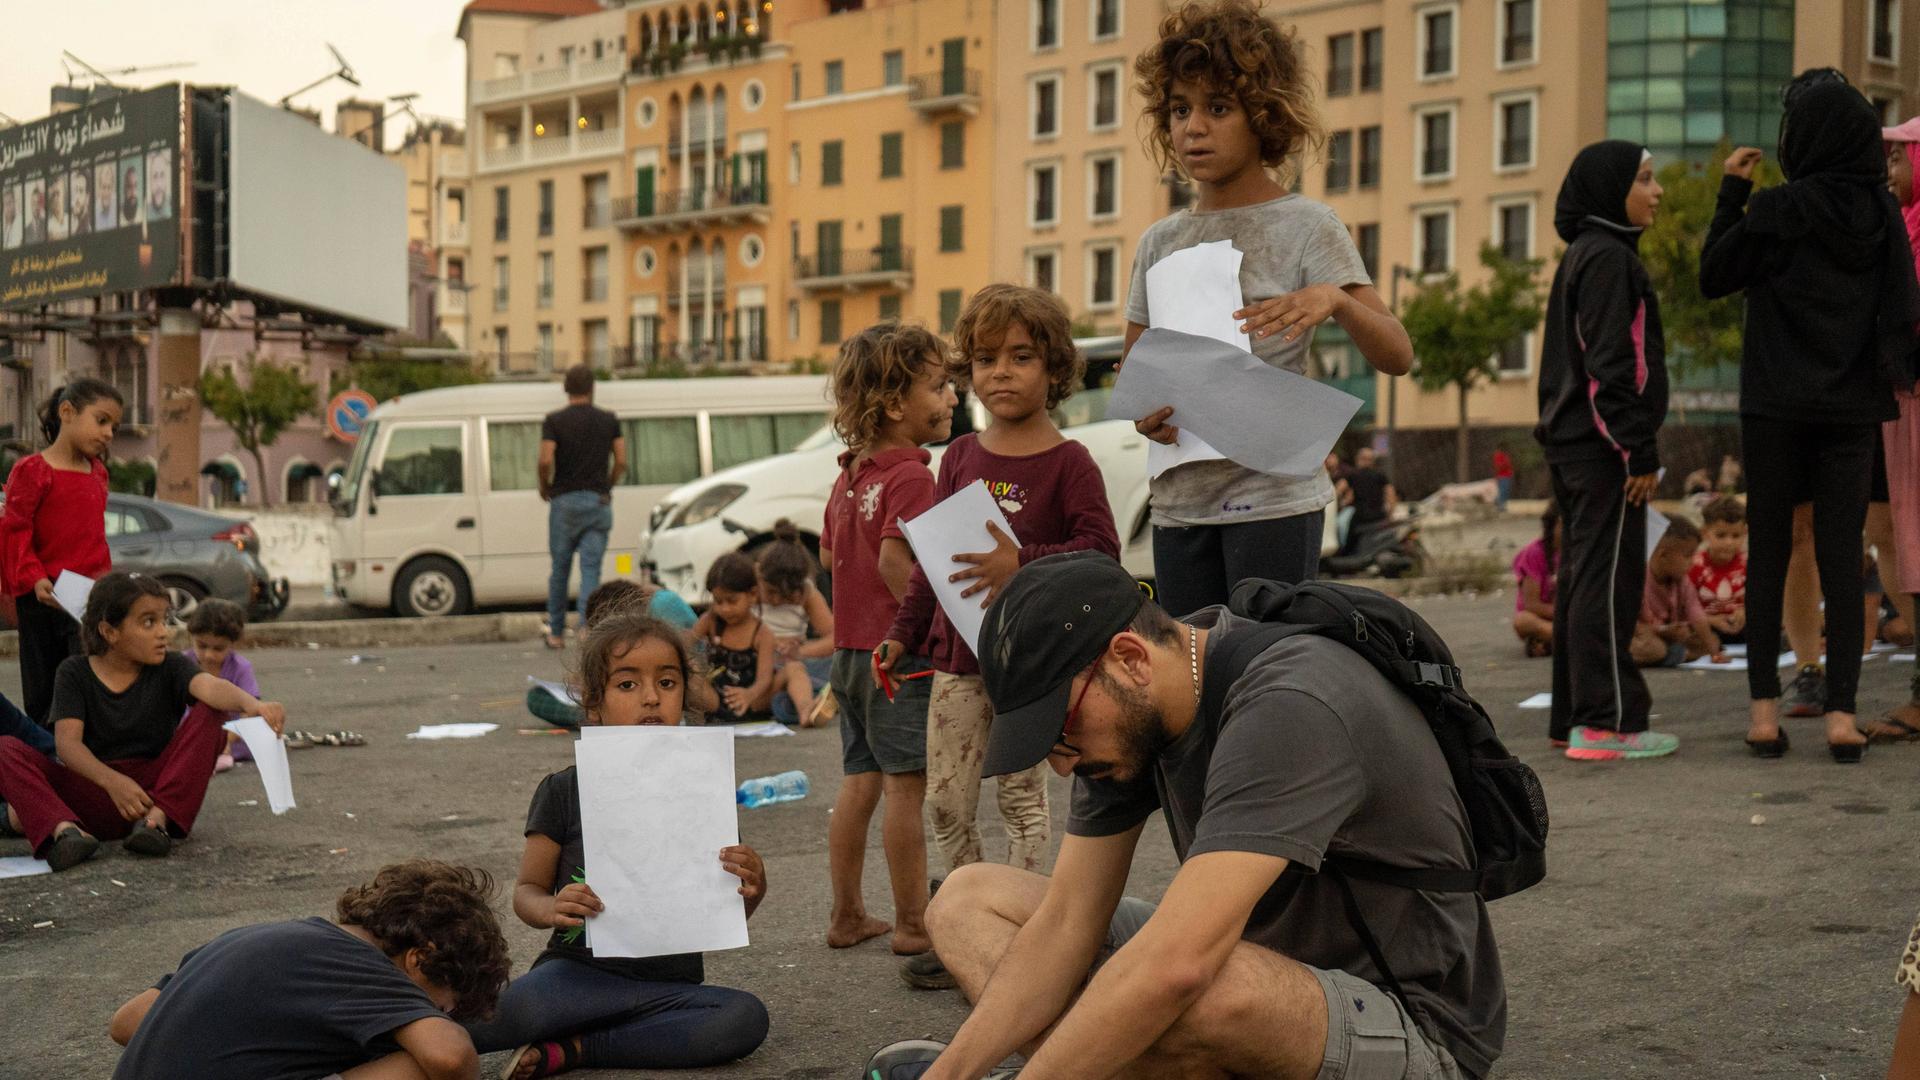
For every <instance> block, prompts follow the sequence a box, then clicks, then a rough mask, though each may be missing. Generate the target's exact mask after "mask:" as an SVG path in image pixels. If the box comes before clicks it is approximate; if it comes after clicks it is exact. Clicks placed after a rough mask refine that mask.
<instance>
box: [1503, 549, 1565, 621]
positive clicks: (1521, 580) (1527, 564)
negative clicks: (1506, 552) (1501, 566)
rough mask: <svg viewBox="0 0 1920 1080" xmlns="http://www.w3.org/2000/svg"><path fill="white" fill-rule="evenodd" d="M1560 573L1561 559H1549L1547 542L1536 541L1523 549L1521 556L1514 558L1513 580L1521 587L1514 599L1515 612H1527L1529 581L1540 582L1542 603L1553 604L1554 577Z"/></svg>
mask: <svg viewBox="0 0 1920 1080" xmlns="http://www.w3.org/2000/svg"><path fill="white" fill-rule="evenodd" d="M1559 572H1560V559H1559V557H1558V556H1557V555H1556V556H1555V557H1554V558H1553V559H1552V560H1549V559H1548V558H1547V542H1546V541H1545V540H1535V541H1534V542H1533V543H1531V544H1528V545H1527V546H1526V547H1523V548H1521V549H1520V554H1518V555H1515V556H1514V557H1513V579H1514V582H1515V583H1516V584H1517V585H1518V586H1520V588H1519V589H1517V590H1516V591H1515V594H1514V597H1513V610H1515V611H1525V610H1527V594H1526V592H1525V587H1526V584H1527V582H1529V581H1538V582H1539V583H1540V602H1541V603H1544V604H1552V603H1553V579H1554V575H1556V574H1558V573H1559Z"/></svg>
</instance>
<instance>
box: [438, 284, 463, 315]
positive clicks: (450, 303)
mask: <svg viewBox="0 0 1920 1080" xmlns="http://www.w3.org/2000/svg"><path fill="white" fill-rule="evenodd" d="M439 307H440V313H441V314H442V315H464V314H466V311H467V287H466V284H465V283H464V282H459V281H443V282H441V283H440V304H439Z"/></svg>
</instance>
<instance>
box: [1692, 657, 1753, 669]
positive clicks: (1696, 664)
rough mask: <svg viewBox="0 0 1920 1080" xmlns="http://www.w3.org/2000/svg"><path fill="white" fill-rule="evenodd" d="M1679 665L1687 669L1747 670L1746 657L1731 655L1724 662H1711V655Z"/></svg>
mask: <svg viewBox="0 0 1920 1080" xmlns="http://www.w3.org/2000/svg"><path fill="white" fill-rule="evenodd" d="M1680 666H1681V667H1682V668H1685V669H1686V670H1688V671H1745V670H1747V658H1746V657H1744V656H1731V657H1729V658H1728V659H1727V662H1726V663H1724V664H1716V663H1714V662H1713V658H1712V657H1707V656H1703V657H1701V658H1700V659H1698V660H1689V661H1687V662H1686V663H1684V664H1681V665H1680Z"/></svg>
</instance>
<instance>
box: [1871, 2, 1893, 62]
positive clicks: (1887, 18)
mask: <svg viewBox="0 0 1920 1080" xmlns="http://www.w3.org/2000/svg"><path fill="white" fill-rule="evenodd" d="M1867 37H1868V43H1867V44H1868V49H1867V51H1868V53H1869V54H1870V55H1871V56H1872V57H1873V59H1874V60H1876V61H1879V62H1881V63H1885V64H1891V63H1894V62H1896V61H1897V60H1898V59H1899V49H1898V45H1899V41H1900V5H1899V4H1898V3H1897V2H1896V0H1869V3H1868V4H1867Z"/></svg>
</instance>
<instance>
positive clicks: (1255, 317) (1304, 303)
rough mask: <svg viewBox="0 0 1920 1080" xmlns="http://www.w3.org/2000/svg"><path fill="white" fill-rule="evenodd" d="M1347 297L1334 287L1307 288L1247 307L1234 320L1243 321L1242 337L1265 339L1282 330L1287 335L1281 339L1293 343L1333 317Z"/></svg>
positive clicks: (1313, 286)
mask: <svg viewBox="0 0 1920 1080" xmlns="http://www.w3.org/2000/svg"><path fill="white" fill-rule="evenodd" d="M1346 298H1347V294H1346V292H1345V291H1344V290H1342V289H1341V288H1340V287H1339V286H1337V285H1309V286H1307V287H1306V288H1304V289H1300V290H1298V291H1296V292H1290V293H1287V294H1286V295H1285V296H1275V297H1272V298H1270V299H1266V300H1262V301H1260V302H1259V303H1256V304H1248V305H1247V306H1246V307H1243V308H1241V309H1240V310H1239V311H1236V312H1234V313H1233V317H1234V318H1236V319H1245V320H1246V322H1244V323H1242V324H1240V332H1241V333H1243V334H1249V335H1251V336H1253V337H1257V338H1264V337H1272V336H1273V335H1275V334H1278V333H1280V332H1281V331H1283V330H1284V331H1286V336H1285V337H1283V338H1281V339H1280V340H1282V341H1292V340H1294V339H1295V338H1298V337H1299V336H1300V335H1301V334H1304V333H1306V332H1307V331H1308V330H1311V329H1313V328H1314V327H1316V326H1319V325H1320V324H1321V323H1323V322H1326V321H1327V320H1328V319H1330V318H1332V317H1333V313H1334V312H1336V311H1338V310H1340V304H1341V302H1342V301H1344V300H1345V299H1346Z"/></svg>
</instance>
